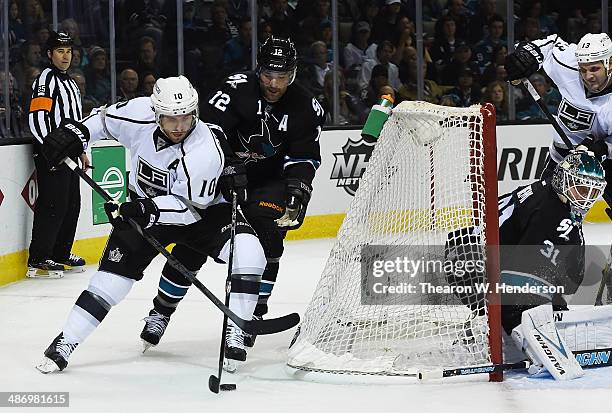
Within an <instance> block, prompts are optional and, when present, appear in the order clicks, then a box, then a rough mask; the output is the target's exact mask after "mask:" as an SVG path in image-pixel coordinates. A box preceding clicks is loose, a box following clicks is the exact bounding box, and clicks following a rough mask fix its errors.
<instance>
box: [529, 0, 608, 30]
mask: <svg viewBox="0 0 612 413" xmlns="http://www.w3.org/2000/svg"><path fill="white" fill-rule="evenodd" d="M525 6H526V7H525V15H524V17H525V18H533V19H536V20H537V21H538V26H539V27H540V35H539V37H546V36H548V35H549V34H554V33H557V32H558V31H559V29H558V28H557V25H556V24H555V22H554V20H553V19H552V18H551V17H550V16H548V15H543V14H542V2H541V1H538V0H535V1H533V2H531V3H527V4H526V5H525ZM594 33H595V32H594ZM597 33H599V32H597Z"/></svg>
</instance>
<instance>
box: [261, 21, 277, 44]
mask: <svg viewBox="0 0 612 413" xmlns="http://www.w3.org/2000/svg"><path fill="white" fill-rule="evenodd" d="M272 33H274V31H273V29H272V25H271V24H270V22H265V21H264V22H262V23H261V24H260V25H259V36H258V37H257V40H258V41H259V43H263V42H265V41H266V39H267V38H268V37H272Z"/></svg>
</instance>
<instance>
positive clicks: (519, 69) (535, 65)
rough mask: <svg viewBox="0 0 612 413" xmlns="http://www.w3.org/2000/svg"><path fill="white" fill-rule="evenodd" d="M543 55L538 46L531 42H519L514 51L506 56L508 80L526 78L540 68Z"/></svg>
mask: <svg viewBox="0 0 612 413" xmlns="http://www.w3.org/2000/svg"><path fill="white" fill-rule="evenodd" d="M543 61H544V56H543V55H542V52H541V51H540V48H539V47H538V46H536V45H535V44H533V43H531V42H520V43H519V44H518V45H517V46H516V51H515V52H514V53H511V54H509V55H508V56H507V57H506V62H505V66H506V71H507V72H508V80H509V81H513V80H522V79H525V78H528V77H529V76H531V75H532V74H534V73H535V72H537V71H538V70H539V69H540V65H541V64H542V62H543Z"/></svg>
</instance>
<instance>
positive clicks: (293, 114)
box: [200, 72, 325, 177]
mask: <svg viewBox="0 0 612 413" xmlns="http://www.w3.org/2000/svg"><path fill="white" fill-rule="evenodd" d="M200 114H201V118H202V119H203V120H204V121H205V122H207V123H211V124H216V125H219V126H220V127H221V128H223V130H224V131H225V133H226V134H227V138H228V140H229V144H230V146H231V149H232V151H233V152H234V153H235V154H236V155H237V156H238V157H240V158H241V159H243V160H244V161H245V163H246V164H247V168H249V169H259V168H260V167H261V168H271V169H285V168H287V167H288V166H291V165H299V166H298V168H297V170H302V171H303V173H304V174H305V175H306V177H309V176H310V175H312V176H314V170H316V169H317V168H318V167H319V165H320V163H321V156H320V153H319V136H320V134H321V128H322V126H323V122H324V119H325V118H324V110H323V108H322V107H321V105H320V104H319V102H318V101H317V100H316V99H315V98H314V97H313V96H312V95H311V94H310V93H309V92H308V91H306V90H305V89H304V88H302V87H301V86H299V85H297V84H295V83H293V84H291V85H289V87H288V88H287V91H286V93H285V94H284V95H283V96H282V97H281V98H280V99H279V101H278V102H275V103H268V102H267V101H266V100H265V99H264V98H263V96H262V95H261V92H260V85H259V79H258V77H257V74H256V73H255V72H243V73H235V74H233V75H230V76H229V77H228V78H227V79H226V80H225V82H224V83H223V84H222V85H221V87H220V88H219V89H217V90H215V91H213V93H212V94H211V95H210V96H209V98H208V99H207V100H203V101H202V109H201V111H200ZM291 169H292V170H295V169H294V168H291ZM308 170H311V171H312V172H310V171H308ZM298 175H301V173H300V174H298ZM296 177H301V176H296Z"/></svg>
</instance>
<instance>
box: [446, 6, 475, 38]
mask: <svg viewBox="0 0 612 413" xmlns="http://www.w3.org/2000/svg"><path fill="white" fill-rule="evenodd" d="M446 15H447V16H448V17H450V18H451V19H453V20H454V21H455V25H456V26H457V37H459V38H461V39H467V38H468V35H469V30H470V28H469V26H470V19H469V16H470V11H469V10H468V9H467V8H466V7H465V4H464V3H463V0H448V3H447V9H446Z"/></svg>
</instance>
